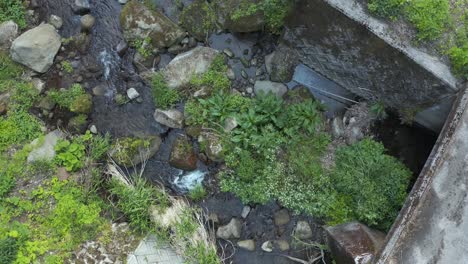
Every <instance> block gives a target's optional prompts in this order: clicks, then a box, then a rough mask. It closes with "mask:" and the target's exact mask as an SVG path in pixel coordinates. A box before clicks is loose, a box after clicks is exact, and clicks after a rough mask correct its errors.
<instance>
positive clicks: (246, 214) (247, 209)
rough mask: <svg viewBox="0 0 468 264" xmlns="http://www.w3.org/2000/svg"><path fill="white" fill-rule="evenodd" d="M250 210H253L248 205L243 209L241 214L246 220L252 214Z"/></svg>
mask: <svg viewBox="0 0 468 264" xmlns="http://www.w3.org/2000/svg"><path fill="white" fill-rule="evenodd" d="M250 210H251V209H250V206H248V205H246V206H244V208H242V213H241V216H242V218H244V219H245V218H247V216H248V215H249V213H250Z"/></svg>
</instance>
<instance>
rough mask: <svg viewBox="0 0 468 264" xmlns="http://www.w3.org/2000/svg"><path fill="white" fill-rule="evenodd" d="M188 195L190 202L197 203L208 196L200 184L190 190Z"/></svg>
mask: <svg viewBox="0 0 468 264" xmlns="http://www.w3.org/2000/svg"><path fill="white" fill-rule="evenodd" d="M188 195H189V197H190V198H191V199H192V200H194V201H195V202H198V201H201V200H203V198H205V197H206V196H207V195H208V193H207V192H206V190H205V188H204V187H203V185H202V184H198V185H197V186H195V188H193V189H192V190H190V192H189V194H188Z"/></svg>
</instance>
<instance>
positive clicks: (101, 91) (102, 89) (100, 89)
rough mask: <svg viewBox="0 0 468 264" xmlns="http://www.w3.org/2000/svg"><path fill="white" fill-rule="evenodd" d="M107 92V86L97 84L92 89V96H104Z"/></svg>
mask: <svg viewBox="0 0 468 264" xmlns="http://www.w3.org/2000/svg"><path fill="white" fill-rule="evenodd" d="M108 90H109V87H108V86H107V84H99V85H98V86H95V87H94V88H93V94H94V95H95V96H104V95H105V94H106V93H107V92H108Z"/></svg>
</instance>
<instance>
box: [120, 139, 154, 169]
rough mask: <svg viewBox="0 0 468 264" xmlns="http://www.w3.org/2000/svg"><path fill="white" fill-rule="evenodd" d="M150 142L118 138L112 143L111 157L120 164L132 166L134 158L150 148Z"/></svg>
mask: <svg viewBox="0 0 468 264" xmlns="http://www.w3.org/2000/svg"><path fill="white" fill-rule="evenodd" d="M149 145H150V141H149V140H146V139H141V138H133V137H125V138H118V139H117V140H115V142H114V143H112V146H111V156H112V158H114V159H115V161H116V162H117V163H118V164H121V165H125V166H132V165H134V164H133V158H134V157H135V156H136V155H137V154H138V153H139V152H141V151H142V150H145V149H147V148H148V147H149Z"/></svg>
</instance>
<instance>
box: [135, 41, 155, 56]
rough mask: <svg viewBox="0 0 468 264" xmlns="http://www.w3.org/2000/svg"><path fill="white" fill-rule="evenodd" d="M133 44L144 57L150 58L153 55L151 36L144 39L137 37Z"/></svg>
mask: <svg viewBox="0 0 468 264" xmlns="http://www.w3.org/2000/svg"><path fill="white" fill-rule="evenodd" d="M131 44H132V47H134V48H135V49H136V50H137V51H138V53H140V55H141V56H143V57H144V58H148V57H149V56H151V54H153V47H152V45H151V38H150V37H146V38H144V39H135V40H134V41H132V43H131Z"/></svg>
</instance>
